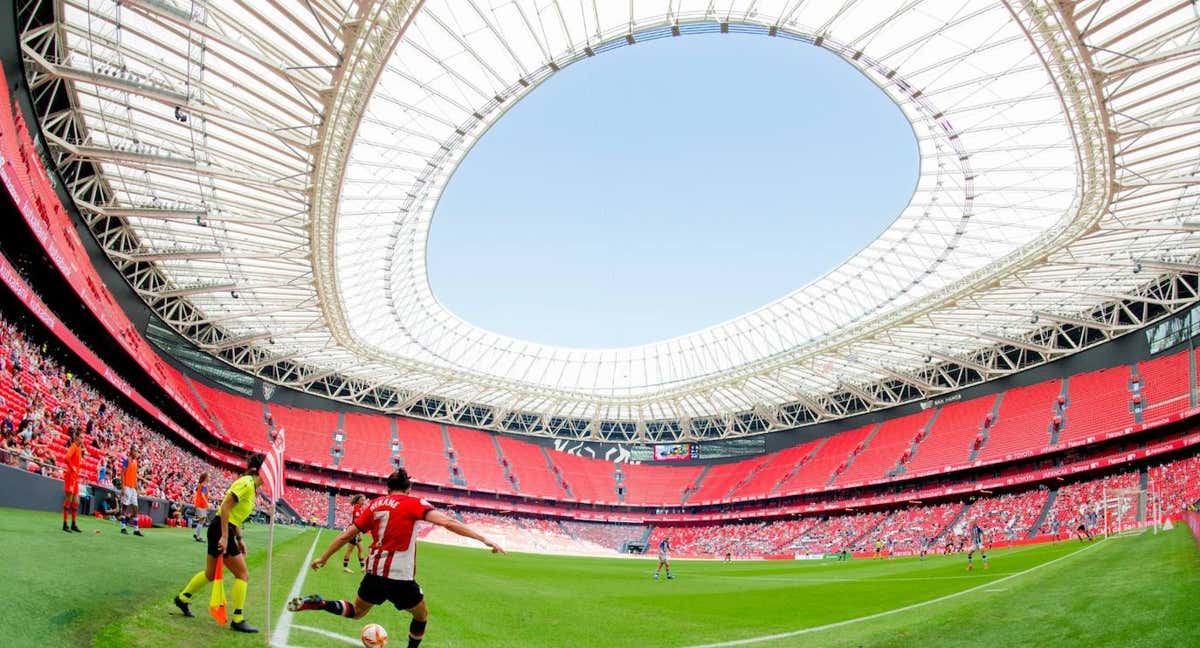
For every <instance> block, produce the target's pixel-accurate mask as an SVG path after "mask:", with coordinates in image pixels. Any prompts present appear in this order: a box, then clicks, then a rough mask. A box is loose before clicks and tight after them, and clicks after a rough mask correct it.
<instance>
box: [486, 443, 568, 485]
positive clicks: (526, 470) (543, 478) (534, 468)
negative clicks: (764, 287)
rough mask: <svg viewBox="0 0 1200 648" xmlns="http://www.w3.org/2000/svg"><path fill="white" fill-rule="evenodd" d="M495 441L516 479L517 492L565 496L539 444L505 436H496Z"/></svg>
mask: <svg viewBox="0 0 1200 648" xmlns="http://www.w3.org/2000/svg"><path fill="white" fill-rule="evenodd" d="M496 442H497V443H499V444H500V450H501V451H502V452H503V453H504V458H505V461H507V462H508V467H509V469H510V470H511V471H512V475H513V477H514V478H515V479H516V482H517V483H516V485H517V491H518V492H519V493H521V494H522V495H527V496H529V497H543V498H546V499H561V498H564V497H566V491H564V490H563V489H562V487H561V486H559V484H558V478H557V477H555V476H554V472H553V470H552V469H551V467H550V464H549V462H548V460H547V458H546V455H545V453H544V451H543V450H542V448H541V446H538V445H535V444H532V443H528V442H525V441H517V440H516V439H512V438H510V437H506V436H497V437H496Z"/></svg>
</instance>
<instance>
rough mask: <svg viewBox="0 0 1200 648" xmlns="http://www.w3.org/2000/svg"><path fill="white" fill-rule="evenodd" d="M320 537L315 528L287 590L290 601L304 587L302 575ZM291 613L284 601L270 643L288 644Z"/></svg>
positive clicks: (275, 644) (276, 644)
mask: <svg viewBox="0 0 1200 648" xmlns="http://www.w3.org/2000/svg"><path fill="white" fill-rule="evenodd" d="M320 539H321V530H320V529H317V535H315V536H313V541H312V546H311V547H309V548H308V555H307V556H305V557H304V562H303V563H300V572H299V573H297V574H296V580H295V581H294V582H293V583H292V590H291V591H290V592H288V595H287V600H289V601H290V600H292V599H294V598H296V597H297V596H300V588H301V587H304V576H305V574H307V573H308V564H309V563H311V562H312V557H313V553H314V552H315V551H316V550H317V540H320ZM292 614H293V613H291V612H288V609H287V604H286V603H285V604H284V605H283V611H282V612H280V613H279V620H278V621H277V622H276V623H275V631H274V632H272V633H271V645H273V646H287V645H288V635H289V634H291V631H292Z"/></svg>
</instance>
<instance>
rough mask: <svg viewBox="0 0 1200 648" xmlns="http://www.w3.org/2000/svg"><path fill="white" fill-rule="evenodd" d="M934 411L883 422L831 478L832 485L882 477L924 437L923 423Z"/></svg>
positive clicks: (863, 481)
mask: <svg viewBox="0 0 1200 648" xmlns="http://www.w3.org/2000/svg"><path fill="white" fill-rule="evenodd" d="M935 411H936V410H925V411H923V412H917V413H916V414H909V415H908V416H901V417H899V418H894V419H890V420H888V421H884V422H883V423H881V424H880V425H879V427H878V428H877V429H876V430H875V433H874V435H872V436H870V437H869V439H868V440H867V441H866V445H865V447H864V448H863V450H862V451H861V452H858V453H856V454H855V455H854V458H853V461H851V462H850V464H849V466H847V468H846V469H845V470H844V471H842V472H841V473H840V474H839V476H838V477H837V478H836V479H835V480H834V481H833V483H834V485H838V486H845V485H853V484H861V483H865V482H869V481H872V480H877V479H882V478H883V477H885V476H887V475H888V474H889V473H890V472H892V471H893V470H895V469H896V467H897V466H898V465H899V464H900V463H901V462H902V461H904V459H905V458H906V457H907V456H908V454H909V453H910V451H911V448H912V446H913V444H914V443H918V442H919V440H920V439H922V438H924V434H925V426H926V425H927V424H928V423H929V419H930V417H932V416H933V415H934V413H935Z"/></svg>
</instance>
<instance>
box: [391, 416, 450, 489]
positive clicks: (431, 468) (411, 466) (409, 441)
mask: <svg viewBox="0 0 1200 648" xmlns="http://www.w3.org/2000/svg"><path fill="white" fill-rule="evenodd" d="M396 425H397V432H398V433H399V437H400V444H401V446H402V447H403V448H404V449H403V451H402V453H401V455H402V456H403V457H404V468H405V469H406V470H407V471H408V474H409V475H411V476H412V478H413V479H414V480H415V481H419V482H422V483H426V484H436V485H450V459H449V457H448V456H447V455H446V443H445V440H444V439H443V438H442V426H440V425H438V424H436V423H426V422H424V421H416V420H411V419H397V420H396Z"/></svg>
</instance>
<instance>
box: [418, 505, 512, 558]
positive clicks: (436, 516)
mask: <svg viewBox="0 0 1200 648" xmlns="http://www.w3.org/2000/svg"><path fill="white" fill-rule="evenodd" d="M425 521H426V522H431V523H433V524H436V525H438V526H440V527H445V528H446V529H448V530H450V531H453V532H454V533H457V534H458V535H460V536H462V537H464V538H471V539H472V540H478V541H479V542H482V543H483V544H485V545H487V546H489V547H491V549H492V553H504V549H503V548H501V546H500V545H498V544H496V543H495V542H492V541H491V540H488V539H487V538H485V537H483V536H482V535H480V534H479V532H477V531H476V530H475V529H472V528H471V527H469V526H467V525H465V524H463V523H462V522H459V521H458V520H455V519H454V518H452V517H450V516H449V515H446V514H445V513H442V512H441V511H430V512H429V513H426V514H425Z"/></svg>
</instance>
